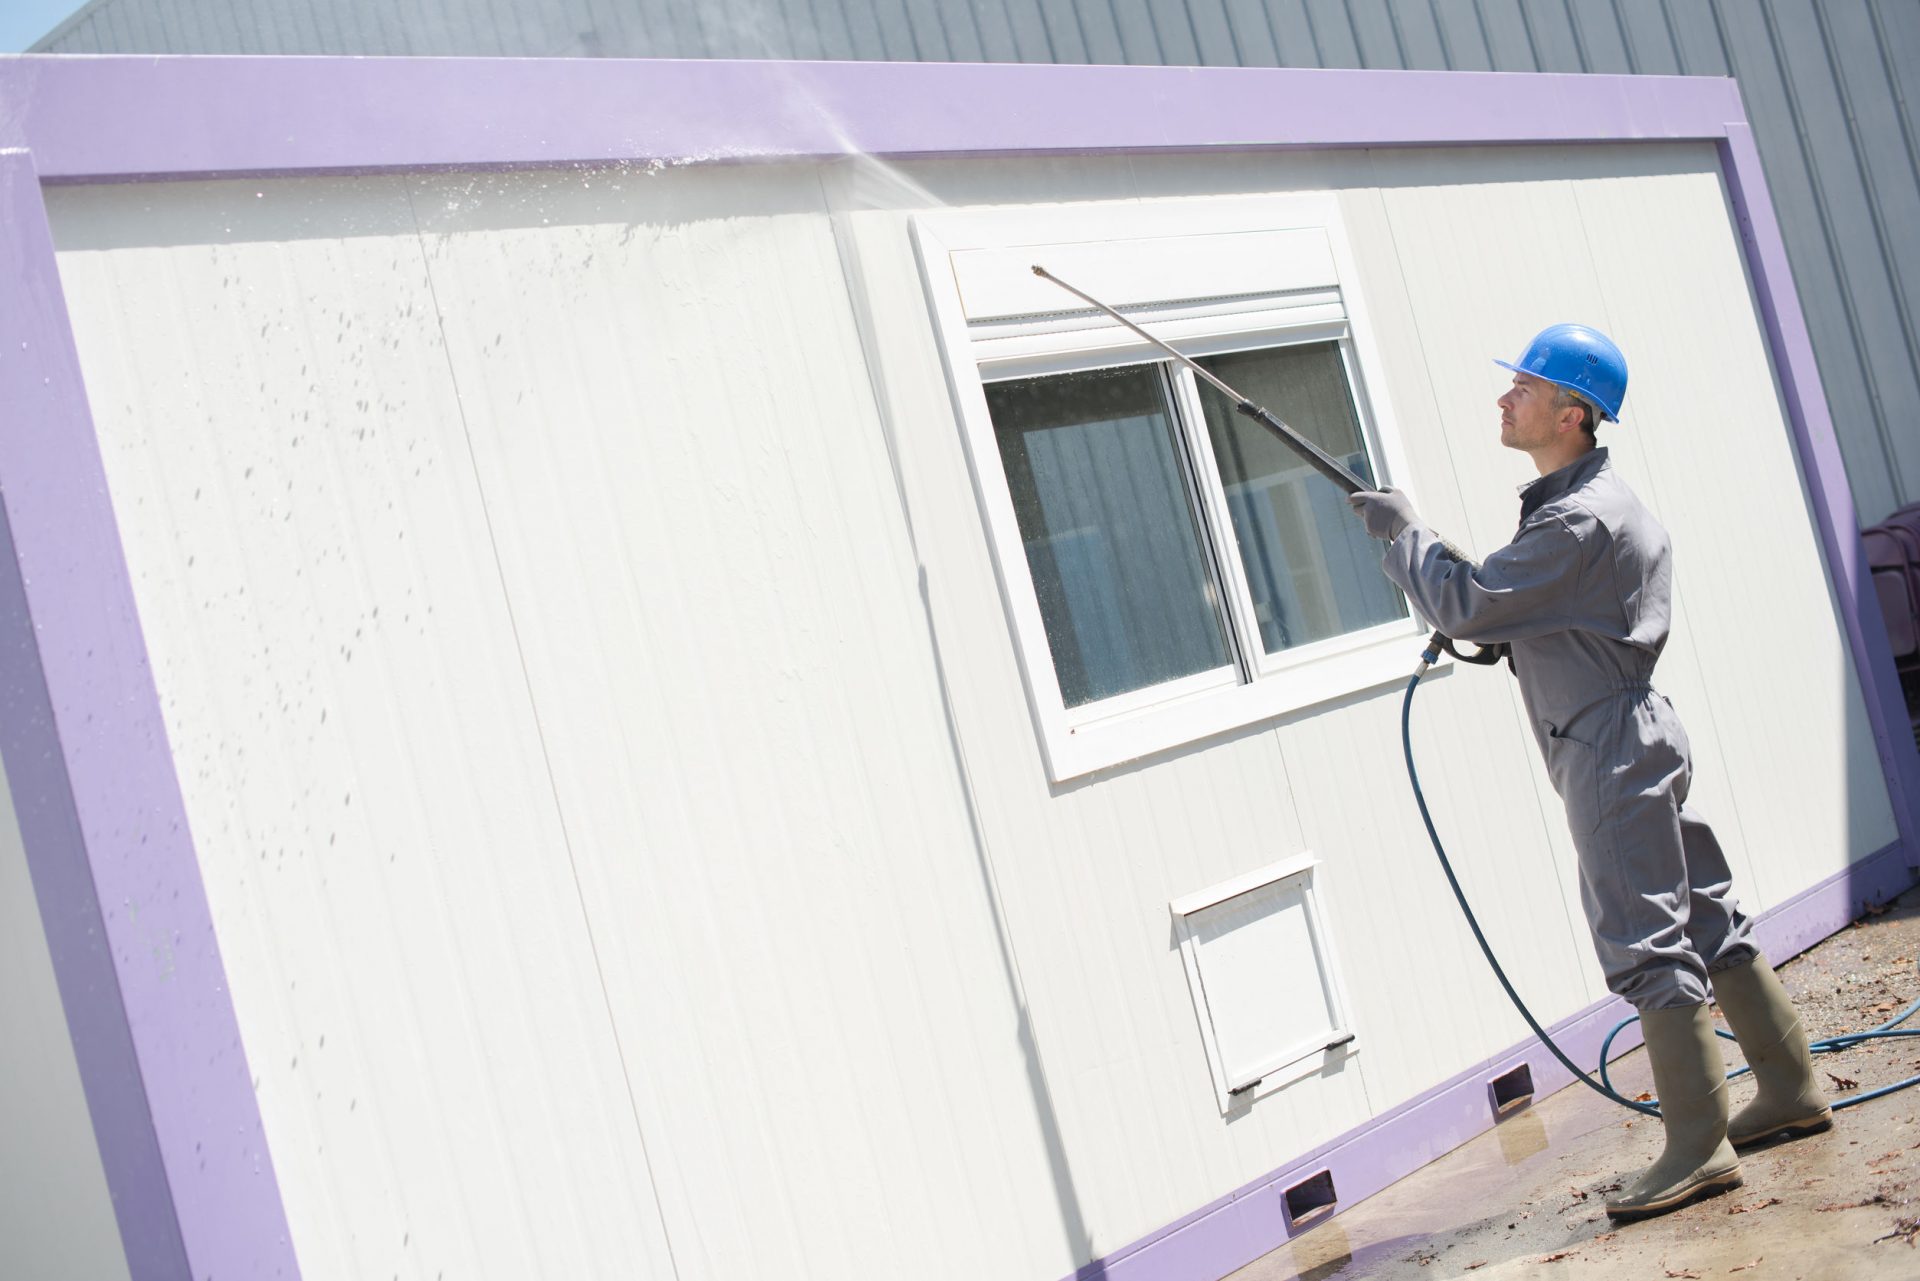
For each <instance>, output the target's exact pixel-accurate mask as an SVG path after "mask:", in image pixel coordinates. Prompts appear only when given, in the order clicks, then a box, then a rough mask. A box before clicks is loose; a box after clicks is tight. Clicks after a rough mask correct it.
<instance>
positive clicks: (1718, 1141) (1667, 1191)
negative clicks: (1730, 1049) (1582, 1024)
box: [1607, 1005, 1740, 1219]
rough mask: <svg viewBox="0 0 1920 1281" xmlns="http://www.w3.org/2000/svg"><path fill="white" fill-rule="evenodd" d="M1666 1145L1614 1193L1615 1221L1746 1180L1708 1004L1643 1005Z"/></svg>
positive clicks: (1642, 1026) (1645, 1214)
mask: <svg viewBox="0 0 1920 1281" xmlns="http://www.w3.org/2000/svg"><path fill="white" fill-rule="evenodd" d="M1640 1030H1641V1032H1642V1033H1643V1034H1644V1035H1645V1036H1646V1041H1647V1059H1648V1060H1649V1062H1651V1063H1652V1065H1653V1088H1654V1090H1655V1091H1656V1092H1657V1093H1658V1094H1659V1096H1660V1122H1661V1124H1662V1125H1664V1126H1665V1127H1666V1131H1667V1145H1666V1147H1665V1149H1664V1150H1662V1151H1661V1153H1660V1159H1659V1160H1657V1161H1655V1162H1654V1163H1653V1164H1652V1165H1650V1166H1648V1167H1647V1168H1646V1170H1645V1171H1644V1172H1643V1173H1642V1174H1641V1175H1640V1177H1639V1178H1637V1179H1635V1180H1634V1181H1633V1182H1632V1183H1631V1184H1629V1185H1628V1186H1627V1187H1626V1188H1625V1189H1624V1190H1622V1191H1620V1192H1617V1193H1615V1194H1614V1195H1613V1196H1610V1197H1608V1198H1607V1213H1608V1214H1610V1215H1612V1216H1613V1217H1614V1218H1616V1219H1644V1218H1650V1217H1651V1216H1653V1215H1656V1214H1665V1213H1666V1212H1667V1211H1669V1210H1677V1209H1679V1208H1680V1207H1681V1206H1683V1205H1685V1204H1687V1203H1688V1202H1689V1201H1693V1200H1697V1199H1699V1198H1701V1197H1707V1196H1713V1195H1715V1194H1716V1193H1720V1192H1725V1191H1726V1190H1727V1189H1729V1188H1737V1187H1739V1186H1740V1158H1739V1157H1737V1156H1735V1155H1734V1154H1733V1148H1732V1146H1731V1145H1729V1144H1728V1143H1727V1080H1726V1077H1727V1071H1726V1065H1725V1064H1724V1063H1722V1062H1721V1061H1720V1047H1719V1045H1718V1044H1717V1043H1716V1042H1715V1040H1714V1035H1713V1019H1712V1018H1711V1017H1710V1016H1709V1015H1708V1014H1707V1007H1706V1006H1704V1005H1689V1006H1682V1007H1681V1008H1679V1009H1674V1010H1642V1011H1640Z"/></svg>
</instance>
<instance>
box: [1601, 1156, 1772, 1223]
mask: <svg viewBox="0 0 1920 1281" xmlns="http://www.w3.org/2000/svg"><path fill="white" fill-rule="evenodd" d="M1744 1182H1746V1180H1745V1179H1744V1178H1743V1177H1742V1176H1741V1174H1740V1168H1739V1167H1738V1166H1735V1167H1734V1168H1733V1169H1731V1170H1728V1171H1727V1172H1726V1173H1725V1174H1715V1175H1711V1176H1709V1177H1707V1178H1704V1179H1702V1180H1700V1182H1698V1183H1695V1184H1693V1185H1692V1186H1690V1187H1688V1188H1685V1189H1683V1190H1682V1191H1679V1192H1676V1193H1674V1194H1673V1195H1671V1196H1668V1197H1665V1198H1663V1199H1661V1200H1659V1201H1649V1202H1647V1203H1646V1204H1645V1205H1623V1206H1612V1205H1609V1206H1608V1207H1607V1217H1608V1218H1610V1219H1617V1220H1619V1221H1620V1222H1622V1223H1631V1222H1632V1221H1633V1220H1635V1219H1651V1218H1653V1217H1654V1216H1656V1215H1661V1214H1667V1213H1669V1212H1671V1211H1674V1210H1678V1209H1679V1208H1680V1207H1681V1206H1683V1205H1691V1204H1692V1203H1693V1202H1695V1201H1705V1200H1706V1199H1708V1198H1709V1197H1716V1196H1719V1195H1720V1194H1721V1193H1722V1192H1731V1191H1733V1190H1734V1189H1735V1188H1737V1187H1739V1186H1740V1185H1741V1184H1742V1183H1744Z"/></svg>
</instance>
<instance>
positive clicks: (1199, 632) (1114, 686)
mask: <svg viewBox="0 0 1920 1281" xmlns="http://www.w3.org/2000/svg"><path fill="white" fill-rule="evenodd" d="M986 393H987V405H988V408H989V410H990V411H991V413H992V416H993V427H994V435H995V437H996V439H997V440H998V442H999V446H1000V457H1001V460H1002V462H1003V464H1004V465H1005V467H1006V474H1007V485H1008V488H1009V489H1010V490H1011V491H1012V494H1013V506H1014V511H1015V512H1016V514H1017V515H1018V518H1019V524H1020V539H1021V542H1022V543H1023V544H1024V546H1025V549H1026V554H1027V565H1028V567H1029V568H1030V569H1031V571H1032V574H1033V585H1034V589H1035V591H1036V593H1037V594H1038V596H1039V598H1040V614H1041V617H1042V618H1043V619H1044V620H1045V623H1046V629H1047V644H1048V646H1049V647H1050V648H1051V649H1052V651H1053V664H1054V671H1055V673H1056V675H1057V676H1058V678H1059V682H1060V692H1061V694H1062V695H1063V697H1064V698H1065V700H1066V704H1067V706H1068V707H1078V706H1081V705H1082V704H1085V703H1090V702H1094V701H1097V700H1099V699H1103V698H1111V697H1113V696H1114V695H1116V694H1124V693H1127V692H1129V691H1131V690H1136V689H1143V688H1145V687H1147V686H1149V685H1158V684H1161V683H1163V682H1165V681H1170V680H1176V679H1178V678H1180V677H1183V676H1191V675H1194V674H1196V673H1199V672H1204V671H1209V670H1212V669H1214V668H1219V667H1224V666H1226V665H1227V664H1228V663H1229V662H1230V661H1231V659H1230V650H1229V648H1228V644H1227V637H1226V629H1225V625H1224V623H1223V621H1222V619H1221V615H1220V611H1219V608H1218V593H1217V591H1216V590H1215V587H1214V585H1213V583H1212V581H1211V576H1210V575H1209V574H1208V572H1207V568H1206V564H1207V562H1206V557H1205V555H1204V553H1203V551H1202V544H1201V534H1200V530H1199V527H1198V524H1197V522H1196V519H1195V516H1194V511H1193V505H1192V503H1191V502H1190V501H1189V500H1188V496H1187V495H1188V489H1187V484H1186V480H1185V476H1184V474H1183V472H1182V470H1181V464H1180V458H1179V454H1178V452H1177V449H1178V446H1177V444H1176V441H1175V439H1174V424H1173V416H1172V412H1171V409H1170V407H1169V405H1168V400H1167V394H1166V384H1165V382H1164V381H1163V379H1162V377H1161V374H1160V372H1159V370H1158V368H1157V367H1152V366H1149V367H1139V366H1135V367H1131V368H1124V369H1109V370H1098V371H1095V372H1092V373H1077V374H1062V375H1057V376H1052V377H1044V378H1025V379H1019V380H1017V381H1012V382H1002V383H989V384H987V387H986Z"/></svg>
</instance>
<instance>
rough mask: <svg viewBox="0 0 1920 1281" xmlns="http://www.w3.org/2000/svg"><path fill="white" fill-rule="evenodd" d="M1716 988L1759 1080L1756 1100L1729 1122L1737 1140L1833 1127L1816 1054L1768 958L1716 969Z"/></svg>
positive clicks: (1745, 1142) (1731, 1134)
mask: <svg viewBox="0 0 1920 1281" xmlns="http://www.w3.org/2000/svg"><path fill="white" fill-rule="evenodd" d="M1713 994H1714V996H1715V997H1717V998H1719V1001H1720V1013H1722V1014H1724V1015H1725V1016H1726V1018H1727V1026H1728V1027H1730V1028H1732V1029H1733V1035H1734V1038H1735V1039H1736V1040H1738V1041H1739V1042H1740V1049H1741V1050H1742V1051H1743V1052H1744V1053H1745V1054H1746V1056H1747V1065H1748V1066H1749V1067H1751V1068H1752V1069H1753V1079H1754V1080H1755V1081H1757V1082H1759V1085H1760V1093H1759V1094H1757V1095H1755V1096H1754V1099H1753V1102H1751V1103H1749V1104H1747V1106H1745V1107H1743V1108H1741V1109H1740V1112H1739V1114H1738V1115H1737V1116H1735V1117H1734V1118H1733V1120H1732V1122H1731V1123H1729V1124H1728V1126H1727V1138H1728V1140H1729V1141H1730V1142H1731V1143H1732V1144H1733V1146H1734V1147H1736V1148H1743V1147H1748V1146H1751V1145H1752V1144H1755V1143H1760V1142H1763V1141H1765V1140H1767V1139H1774V1138H1798V1137H1799V1136H1800V1135H1803V1134H1818V1133H1819V1132H1820V1131H1822V1130H1827V1129H1831V1128H1832V1127H1833V1109H1832V1108H1830V1107H1828V1106H1827V1096H1826V1095H1825V1094H1823V1093H1821V1091H1820V1087H1819V1085H1818V1084H1817V1083H1815V1081H1814V1077H1813V1055H1812V1053H1811V1052H1810V1051H1809V1050H1808V1049H1807V1034H1806V1032H1805V1030H1804V1029H1802V1028H1801V1026H1800V1015H1799V1013H1798V1012H1797V1011H1795V1009H1794V1008H1793V1002H1792V1001H1791V1000H1789V999H1788V998H1787V990H1786V989H1785V988H1783V987H1781V986H1780V979H1779V976H1778V975H1776V974H1775V973H1774V972H1773V967H1772V966H1771V965H1768V964H1767V961H1766V958H1765V957H1755V958H1754V960H1753V961H1752V962H1751V963H1749V964H1746V965H1736V966H1733V967H1731V968H1729V969H1724V970H1721V971H1719V972H1718V973H1716V974H1715V975H1714V976H1713Z"/></svg>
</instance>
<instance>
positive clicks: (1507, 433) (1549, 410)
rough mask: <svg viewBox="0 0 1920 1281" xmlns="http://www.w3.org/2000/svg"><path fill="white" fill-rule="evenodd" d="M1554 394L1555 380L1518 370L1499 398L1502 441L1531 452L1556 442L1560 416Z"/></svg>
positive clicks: (1512, 446) (1514, 447) (1509, 445)
mask: <svg viewBox="0 0 1920 1281" xmlns="http://www.w3.org/2000/svg"><path fill="white" fill-rule="evenodd" d="M1553 397H1554V386H1553V384H1552V383H1550V382H1545V381H1543V380H1541V379H1539V378H1535V377H1534V376H1533V375H1532V374H1515V375H1514V376H1513V386H1511V387H1509V388H1507V390H1506V394H1505V395H1503V396H1501V397H1500V399H1499V400H1498V401H1496V402H1495V403H1496V404H1498V405H1499V406H1500V443H1501V444H1503V445H1505V446H1506V447H1507V448H1508V449H1521V450H1527V451H1529V452H1530V451H1532V450H1535V449H1539V448H1541V447H1542V446H1545V445H1550V444H1552V443H1553V440H1554V436H1555V435H1556V432H1555V425H1556V424H1557V422H1558V421H1559V417H1560V415H1559V411H1557V410H1556V409H1554V407H1553Z"/></svg>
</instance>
